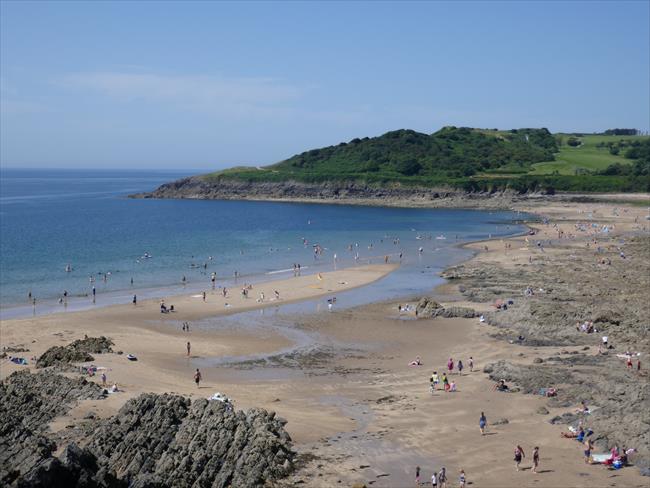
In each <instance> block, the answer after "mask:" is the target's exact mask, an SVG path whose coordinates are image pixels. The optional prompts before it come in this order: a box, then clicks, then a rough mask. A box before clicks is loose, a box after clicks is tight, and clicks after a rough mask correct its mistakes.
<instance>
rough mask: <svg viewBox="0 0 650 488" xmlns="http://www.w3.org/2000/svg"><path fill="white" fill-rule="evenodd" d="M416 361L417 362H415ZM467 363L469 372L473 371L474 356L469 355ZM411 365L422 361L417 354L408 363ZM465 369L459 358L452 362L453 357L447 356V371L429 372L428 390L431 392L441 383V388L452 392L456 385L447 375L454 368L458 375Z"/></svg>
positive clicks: (419, 363) (454, 390)
mask: <svg viewBox="0 0 650 488" xmlns="http://www.w3.org/2000/svg"><path fill="white" fill-rule="evenodd" d="M416 362H417V364H415V363H416ZM467 364H468V366H469V370H470V372H473V371H474V358H473V357H472V356H470V357H469V360H468V361H467ZM410 365H411V366H421V365H422V362H421V361H420V357H419V356H418V357H417V358H416V361H414V362H412V363H411V364H410ZM464 369H465V365H464V364H463V361H462V360H461V359H459V360H458V362H454V359H453V358H449V360H448V361H447V372H444V371H443V373H442V374H441V375H439V374H438V371H437V370H436V371H434V372H433V373H432V374H431V377H430V378H429V390H430V391H431V393H432V394H433V393H434V392H435V391H436V390H437V389H438V385H439V384H440V383H442V385H443V390H444V391H445V392H447V393H453V392H456V391H457V385H456V382H455V381H454V380H450V379H449V377H450V376H451V375H452V374H453V373H454V370H455V371H456V374H457V375H459V376H462V375H463V370H464Z"/></svg>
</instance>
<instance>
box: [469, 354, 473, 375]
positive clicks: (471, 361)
mask: <svg viewBox="0 0 650 488" xmlns="http://www.w3.org/2000/svg"><path fill="white" fill-rule="evenodd" d="M473 371H474V358H473V357H472V356H470V357H469V372H470V373H471V372H473Z"/></svg>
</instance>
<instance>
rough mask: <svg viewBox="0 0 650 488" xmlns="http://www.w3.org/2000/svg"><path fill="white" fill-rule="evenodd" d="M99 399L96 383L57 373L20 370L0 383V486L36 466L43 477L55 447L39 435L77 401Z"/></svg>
mask: <svg viewBox="0 0 650 488" xmlns="http://www.w3.org/2000/svg"><path fill="white" fill-rule="evenodd" d="M101 398H103V390H102V389H101V388H100V387H99V386H98V385H96V384H95V383H90V382H88V381H86V380H85V379H83V378H81V379H76V380H75V379H70V378H66V377H64V376H60V375H57V374H46V373H39V374H31V373H30V372H29V371H27V370H23V371H19V372H16V373H13V374H11V375H10V376H9V377H8V378H7V379H6V380H5V381H4V382H3V383H0V485H2V486H8V485H10V484H11V483H12V482H14V481H17V480H18V479H19V478H20V476H21V474H26V473H29V472H30V471H32V470H34V469H36V468H37V467H39V466H41V468H42V469H43V470H45V471H44V473H45V474H46V473H47V469H46V466H45V465H44V463H46V461H47V462H48V463H49V462H50V461H48V460H49V459H50V458H51V453H52V451H54V449H55V448H56V446H55V445H54V443H53V442H52V441H50V440H49V439H48V438H46V437H45V436H44V435H42V434H41V432H43V430H44V429H45V427H46V426H47V424H48V422H50V421H51V420H53V419H54V418H55V417H57V416H59V415H62V414H64V413H66V412H67V411H68V410H69V409H70V408H71V407H72V406H73V405H74V404H75V403H76V402H77V401H79V400H85V399H101ZM47 466H50V464H47ZM52 469H55V467H52ZM34 486H37V485H34Z"/></svg>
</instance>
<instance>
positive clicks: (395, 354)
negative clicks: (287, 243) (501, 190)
mask: <svg viewBox="0 0 650 488" xmlns="http://www.w3.org/2000/svg"><path fill="white" fill-rule="evenodd" d="M518 210H525V211H532V212H538V213H539V212H540V211H541V212H543V213H544V215H546V216H548V217H549V218H551V219H552V220H554V221H556V222H558V224H559V225H560V226H563V228H565V229H566V230H567V231H570V229H571V227H572V226H573V225H574V223H575V221H576V220H584V219H585V218H586V216H587V215H588V214H589V215H592V216H593V218H594V219H595V220H596V221H598V222H615V224H616V232H643V231H644V230H643V227H644V226H645V227H647V225H648V223H647V221H645V220H644V218H645V213H646V211H645V210H644V209H643V208H640V207H630V208H629V210H628V211H627V212H625V213H622V212H621V213H620V214H619V216H614V215H613V213H612V212H613V205H607V204H589V205H582V204H571V205H558V206H547V207H544V208H543V209H540V208H521V209H518ZM585 212H588V213H585ZM634 218H637V222H634ZM542 230H543V229H542ZM646 230H647V229H646ZM543 231H544V232H548V231H545V230H543ZM552 237H553V236H552V235H548V236H547V237H545V238H552ZM505 242H509V243H511V244H512V247H511V248H510V249H507V250H506V248H505ZM575 244H576V249H579V248H580V246H581V245H582V243H581V242H579V241H578V240H576V243H575ZM485 246H487V247H488V249H487V251H486V250H485ZM470 247H471V248H473V249H476V250H477V252H478V254H477V255H476V257H475V258H474V259H475V260H479V261H480V260H489V261H491V262H494V261H496V262H500V263H502V264H503V265H512V266H516V265H525V263H526V262H527V261H528V259H529V258H531V257H532V258H535V259H541V258H542V256H541V254H542V251H540V250H539V249H537V248H536V247H535V246H531V245H530V243H526V238H525V237H524V236H521V237H515V238H512V239H508V240H504V241H503V242H500V241H490V242H486V243H474V244H471V245H470ZM479 251H480V252H479ZM552 253H553V250H552V249H548V250H546V251H544V254H543V258H544V259H549V262H552ZM391 269H392V268H391V267H390V266H389V267H385V266H383V265H377V266H369V267H362V268H357V269H354V270H343V271H340V272H333V273H326V274H324V280H323V281H322V282H320V281H318V282H317V279H316V278H315V277H314V276H310V277H306V276H305V277H301V278H292V279H289V280H283V281H279V282H275V283H272V284H268V285H262V284H257V285H255V288H254V290H253V291H252V293H251V298H249V299H248V300H247V301H246V300H244V299H242V298H241V297H240V296H239V293H238V290H237V291H236V293H237V296H235V297H232V298H230V299H228V301H229V303H232V306H231V307H230V308H228V309H226V308H225V305H224V304H225V301H224V300H220V299H219V297H218V296H217V292H218V291H215V293H214V294H211V293H209V294H208V299H207V302H206V303H203V301H202V299H201V298H200V297H174V298H173V299H168V300H166V303H167V304H172V303H173V304H174V305H175V308H177V309H178V312H176V313H174V314H166V315H162V314H160V313H159V310H158V307H159V304H158V302H157V301H151V302H149V303H143V304H139V305H138V306H137V307H133V306H130V305H119V306H114V307H106V308H102V309H98V310H94V311H89V312H79V313H74V314H72V313H71V314H55V315H50V316H45V317H37V318H34V319H23V320H12V321H3V322H2V323H1V324H0V328H1V332H2V334H1V343H2V345H3V346H5V345H16V344H19V343H20V344H24V345H25V346H26V347H28V348H29V349H30V352H28V353H25V355H28V356H30V357H31V356H33V355H36V356H37V355H39V354H41V353H42V352H43V351H44V350H45V349H46V348H47V347H49V346H51V345H63V344H67V343H69V342H71V341H72V340H74V339H77V338H80V337H83V335H84V334H88V335H90V336H96V335H100V334H104V335H107V336H109V337H111V338H112V339H113V340H114V341H115V347H114V349H115V350H122V351H124V353H125V354H126V353H133V354H136V355H137V356H138V359H139V360H138V361H137V362H129V361H127V360H126V359H125V357H124V355H121V356H120V355H117V354H106V355H98V356H97V357H96V362H95V364H97V365H101V366H105V367H107V368H108V377H109V382H111V383H112V382H113V381H117V383H118V384H119V386H120V387H121V388H122V389H123V390H124V392H123V393H118V394H114V395H111V396H110V397H109V399H108V400H105V401H102V402H85V403H83V404H81V405H79V406H78V407H77V408H75V409H74V410H72V411H71V412H70V414H69V415H68V416H67V417H65V418H60V419H57V420H56V421H55V422H54V423H53V424H52V425H51V428H52V429H53V430H57V429H60V428H64V427H65V425H67V424H69V423H73V422H75V421H76V420H77V419H80V418H83V416H84V415H85V414H86V413H87V412H88V411H89V410H92V411H94V412H96V413H98V414H99V415H110V414H112V413H114V412H115V410H116V409H117V408H119V407H120V406H121V405H122V404H123V403H124V401H126V399H128V398H130V397H133V396H136V395H137V394H139V393H141V392H143V391H152V392H176V393H181V394H186V395H190V396H193V397H208V396H210V395H212V394H213V393H214V392H215V391H221V392H224V393H226V394H227V395H228V396H230V397H232V398H233V399H234V400H235V405H236V407H237V408H249V407H252V406H260V407H264V408H267V409H270V410H274V411H276V412H277V413H278V414H279V415H280V416H282V417H284V418H286V419H287V420H288V424H287V426H286V427H287V430H288V431H289V433H290V434H291V436H292V437H293V439H294V441H295V443H296V449H297V450H298V451H299V453H301V454H302V455H303V456H304V461H305V467H304V469H301V470H299V471H298V472H297V473H296V474H295V475H294V476H293V477H292V478H290V479H289V480H287V481H286V485H287V486H292V485H293V484H295V483H297V482H299V481H302V482H304V483H305V485H306V486H323V487H325V486H332V485H336V484H337V482H338V481H339V480H340V481H341V482H342V483H343V486H349V485H351V484H352V483H354V482H361V483H366V484H368V485H369V486H413V485H414V473H415V466H416V465H419V466H421V468H422V480H423V481H428V479H429V477H430V474H431V470H432V469H434V468H435V469H436V470H438V469H440V467H441V466H443V465H445V466H446V467H447V470H448V473H449V480H450V483H448V486H457V484H458V483H457V479H458V470H459V469H461V468H463V469H464V470H465V471H466V473H467V477H468V480H469V481H470V482H472V483H473V486H493V487H502V486H513V487H515V486H517V487H518V486H540V487H563V486H577V487H579V486H584V487H599V486H613V485H614V484H616V486H647V478H643V477H641V476H640V475H639V474H638V472H637V470H635V469H634V468H628V469H624V470H621V471H617V472H610V471H607V470H606V469H605V468H603V467H602V466H589V465H585V464H584V463H583V461H582V455H581V446H580V445H579V444H578V443H577V442H575V441H571V440H567V439H562V438H561V437H560V435H559V433H560V431H561V429H562V428H561V427H560V426H554V425H551V424H549V423H548V417H549V416H548V415H539V414H536V411H537V409H538V408H539V407H540V406H542V405H543V404H544V400H543V399H542V398H540V397H536V396H532V395H522V394H502V393H497V392H494V391H493V389H492V386H493V385H492V382H490V381H489V380H488V379H487V376H486V375H485V374H484V373H482V372H481V369H482V367H483V366H484V365H485V364H487V363H489V362H493V361H495V360H498V359H509V360H516V361H519V362H526V361H531V362H532V359H533V357H534V355H535V352H536V349H535V348H532V349H531V350H530V352H529V353H525V354H524V356H521V355H520V354H522V352H521V349H518V348H516V347H515V346H512V345H510V344H507V343H506V342H503V341H497V340H495V339H493V338H491V337H490V331H489V330H488V329H487V328H486V326H484V325H481V324H480V323H479V321H478V320H477V319H441V318H436V319H421V320H415V319H414V317H412V316H410V315H409V314H399V312H398V310H397V302H390V303H379V304H372V305H368V306H363V307H358V308H354V309H347V310H338V309H335V310H334V311H333V312H331V313H328V312H326V311H325V312H323V313H319V314H309V315H300V316H296V317H292V318H291V319H292V320H289V321H288V322H289V323H288V324H287V323H285V322H286V320H285V321H283V325H281V326H278V327H276V328H270V327H265V326H264V324H265V323H271V324H273V323H274V322H275V320H274V317H273V315H271V316H270V317H268V318H267V319H265V321H266V322H265V321H262V322H261V325H259V326H250V327H242V328H238V327H236V326H232V321H233V320H234V321H235V325H236V322H237V320H240V321H241V323H242V324H248V323H249V322H251V317H252V316H251V315H250V313H251V312H250V311H251V310H254V309H257V308H260V307H262V306H264V304H260V303H257V302H256V299H257V297H258V294H259V291H260V290H261V289H264V291H265V295H266V297H267V299H268V298H269V297H272V296H273V292H272V290H273V289H278V290H279V291H280V294H281V298H282V300H281V302H282V303H287V302H289V301H292V300H304V299H316V298H318V297H326V296H330V295H331V294H332V293H333V292H336V291H340V290H342V289H344V287H353V286H363V285H364V284H367V283H369V282H371V281H374V280H376V279H380V278H381V277H382V276H384V275H385V273H387V272H389V271H390V270H391ZM340 282H346V284H345V285H342V284H340ZM267 288H268V289H267ZM233 291H234V290H233ZM432 292H433V290H432ZM436 293H437V296H438V297H439V298H440V301H442V302H443V303H445V302H447V303H450V302H453V303H454V304H455V305H471V306H473V307H474V308H475V309H476V310H481V309H485V308H486V304H471V303H470V304H468V303H466V300H465V299H463V298H461V297H460V295H459V294H458V290H457V287H455V286H454V285H452V284H446V285H443V286H442V287H441V288H439V289H438V290H436ZM402 303H405V302H402ZM409 303H411V304H414V302H413V301H411V302H409ZM277 304H278V303H274V302H271V303H270V304H267V305H271V306H275V305H277ZM245 311H249V313H248V314H242V315H239V316H238V315H233V316H232V317H230V321H226V318H221V319H220V317H219V315H220V314H221V315H223V314H233V313H234V312H245ZM281 314H282V312H281V311H280V312H279V315H278V317H282V315H281ZM201 319H206V321H205V322H201V326H200V327H196V328H192V330H191V331H190V332H189V333H186V332H182V331H181V330H180V323H181V322H182V321H185V320H188V321H197V320H201ZM285 319H286V317H285ZM225 322H228V326H223V323H225ZM205 324H208V325H207V326H206V325H205ZM210 324H212V325H213V327H210V326H209V325H210ZM283 327H284V328H286V330H285V331H283ZM296 331H299V332H300V333H301V334H303V335H304V336H305V337H308V338H309V340H310V343H309V347H307V348H303V347H302V345H301V347H298V346H296V340H295V338H294V336H295V334H292V333H293V332H296ZM32 341H36V342H32ZM187 341H190V342H191V344H192V353H191V357H189V358H188V357H187V355H186V350H185V343H186V342H187ZM559 349H560V348H558V350H559ZM561 349H571V348H566V347H563V348H561ZM544 352H545V354H551V353H553V352H554V350H553V348H544ZM224 356H229V357H238V358H239V359H238V360H237V361H236V362H235V363H234V364H221V365H216V366H214V365H209V364H210V362H209V361H210V360H211V359H214V358H219V357H224ZM416 356H421V358H422V361H423V366H419V367H411V366H409V362H410V361H411V360H413V359H414V358H415V357H416ZM470 356H473V357H474V360H475V371H474V372H471V373H470V372H469V370H468V369H467V364H468V362H467V360H468V358H469V357H470ZM449 357H453V358H454V359H458V358H460V359H462V360H463V361H464V362H465V364H466V370H465V371H464V373H463V375H462V376H458V375H452V376H451V379H453V380H455V381H456V382H457V384H458V391H457V392H456V393H444V392H442V391H436V392H435V393H434V394H433V395H432V394H431V393H430V392H429V381H428V378H429V376H430V374H431V372H432V370H437V371H438V372H439V373H440V372H442V370H443V369H444V368H445V364H446V361H447V359H448V358H449ZM247 358H248V359H251V361H247ZM259 358H264V360H262V361H260V360H259ZM196 367H200V368H201V370H202V373H203V377H204V382H203V383H202V384H201V388H199V389H197V388H196V386H195V385H194V383H193V381H192V373H193V371H194V369H195V368H196ZM17 368H19V367H18V366H13V365H12V366H9V365H7V363H3V364H2V370H1V372H0V373H1V376H2V377H5V376H7V375H8V374H10V373H11V372H12V371H13V370H15V369H17ZM567 410H570V409H564V411H567ZM481 411H484V412H485V413H486V415H487V418H488V424H489V427H488V435H486V436H481V435H480V432H479V429H478V418H479V416H480V413H481ZM559 413H562V411H561V409H558V411H557V412H550V414H549V415H554V414H559ZM500 418H506V419H508V423H507V424H505V425H498V426H493V425H492V423H493V422H494V421H496V420H498V419H500ZM516 444H521V445H522V446H523V447H524V449H525V450H526V454H527V455H528V456H531V454H532V447H534V446H535V445H538V446H540V448H541V466H540V472H539V474H533V473H531V472H530V471H529V470H528V469H527V468H529V467H530V459H529V458H526V459H525V461H524V463H523V464H522V466H523V467H524V468H526V469H525V470H524V471H522V472H516V471H515V467H514V462H513V461H512V458H513V452H512V451H513V449H514V446H515V445H516ZM311 456H313V457H311ZM370 482H372V484H371V483H370Z"/></svg>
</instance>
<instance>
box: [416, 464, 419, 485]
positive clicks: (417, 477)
mask: <svg viewBox="0 0 650 488" xmlns="http://www.w3.org/2000/svg"><path fill="white" fill-rule="evenodd" d="M415 486H420V466H416V467H415Z"/></svg>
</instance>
